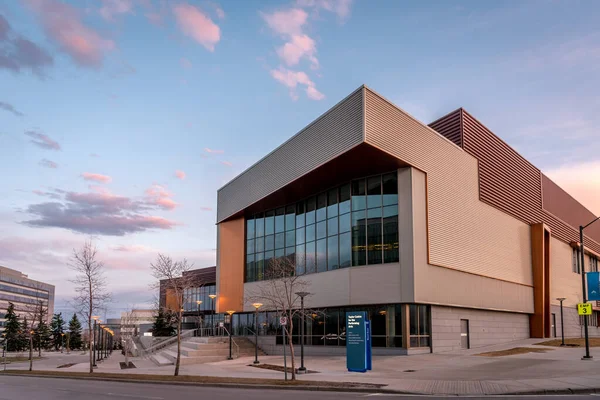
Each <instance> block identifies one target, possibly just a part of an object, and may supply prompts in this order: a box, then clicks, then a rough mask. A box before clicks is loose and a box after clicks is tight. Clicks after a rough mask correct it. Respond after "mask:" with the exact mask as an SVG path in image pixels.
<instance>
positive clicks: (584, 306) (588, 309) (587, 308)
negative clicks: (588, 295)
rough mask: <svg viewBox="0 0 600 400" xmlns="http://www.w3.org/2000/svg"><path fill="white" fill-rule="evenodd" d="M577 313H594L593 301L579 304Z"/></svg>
mask: <svg viewBox="0 0 600 400" xmlns="http://www.w3.org/2000/svg"><path fill="white" fill-rule="evenodd" d="M577 313H578V314H579V315H592V304H591V303H579V304H577Z"/></svg>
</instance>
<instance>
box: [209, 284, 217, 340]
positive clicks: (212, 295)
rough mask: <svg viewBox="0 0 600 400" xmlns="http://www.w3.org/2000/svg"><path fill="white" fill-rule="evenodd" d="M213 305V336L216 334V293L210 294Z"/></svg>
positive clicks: (211, 320) (211, 322)
mask: <svg viewBox="0 0 600 400" xmlns="http://www.w3.org/2000/svg"><path fill="white" fill-rule="evenodd" d="M208 297H210V301H211V306H212V314H211V316H210V324H211V325H212V331H213V336H215V299H216V298H217V295H216V294H209V295H208Z"/></svg>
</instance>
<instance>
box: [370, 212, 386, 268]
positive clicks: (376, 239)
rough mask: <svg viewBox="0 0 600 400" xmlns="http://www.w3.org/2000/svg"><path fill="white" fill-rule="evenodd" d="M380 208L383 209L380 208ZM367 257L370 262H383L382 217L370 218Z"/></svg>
mask: <svg viewBox="0 0 600 400" xmlns="http://www.w3.org/2000/svg"><path fill="white" fill-rule="evenodd" d="M378 210H380V211H381V209H380V208H379V209H378ZM369 211H371V210H369ZM367 246H368V248H367V257H368V260H369V262H368V263H369V264H381V263H382V261H383V260H382V254H381V218H369V219H368V223H367Z"/></svg>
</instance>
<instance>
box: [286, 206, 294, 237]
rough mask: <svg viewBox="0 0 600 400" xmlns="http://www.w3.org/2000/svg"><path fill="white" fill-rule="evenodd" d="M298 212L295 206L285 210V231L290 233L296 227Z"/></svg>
mask: <svg viewBox="0 0 600 400" xmlns="http://www.w3.org/2000/svg"><path fill="white" fill-rule="evenodd" d="M295 222H296V212H295V207H294V206H287V207H286V209H285V230H286V231H289V230H292V229H294V228H295V227H296V224H295Z"/></svg>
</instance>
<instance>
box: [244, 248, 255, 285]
mask: <svg viewBox="0 0 600 400" xmlns="http://www.w3.org/2000/svg"><path fill="white" fill-rule="evenodd" d="M255 279H256V274H255V271H254V254H248V255H247V256H246V282H254V281H255Z"/></svg>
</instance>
